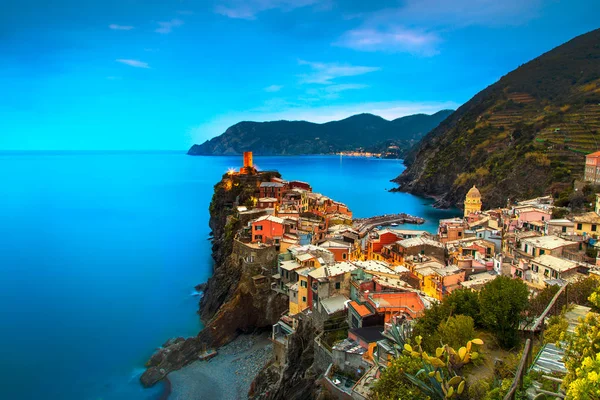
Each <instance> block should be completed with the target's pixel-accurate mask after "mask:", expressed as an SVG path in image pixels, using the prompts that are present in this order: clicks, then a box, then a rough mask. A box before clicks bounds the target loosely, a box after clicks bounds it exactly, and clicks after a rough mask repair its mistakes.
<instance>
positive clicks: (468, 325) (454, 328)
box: [438, 315, 475, 348]
mask: <svg viewBox="0 0 600 400" xmlns="http://www.w3.org/2000/svg"><path fill="white" fill-rule="evenodd" d="M438 333H439V335H440V338H441V342H442V343H447V344H448V346H450V347H455V348H458V347H460V346H461V345H462V344H463V343H466V342H468V341H469V340H471V339H473V338H474V337H475V324H474V323H473V318H471V317H468V316H466V315H457V316H454V317H450V318H448V319H447V320H446V321H444V322H442V323H441V324H440V326H439V327H438Z"/></svg>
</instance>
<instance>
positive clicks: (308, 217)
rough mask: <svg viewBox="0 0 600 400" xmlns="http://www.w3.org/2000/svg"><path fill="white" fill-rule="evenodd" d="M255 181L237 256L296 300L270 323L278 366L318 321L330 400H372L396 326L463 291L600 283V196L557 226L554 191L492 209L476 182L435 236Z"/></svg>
mask: <svg viewBox="0 0 600 400" xmlns="http://www.w3.org/2000/svg"><path fill="white" fill-rule="evenodd" d="M598 160H600V152H598V153H594V154H591V155H589V156H588V161H587V164H586V170H585V176H586V179H588V180H590V181H593V182H597V179H598V178H597V176H600V162H598ZM245 174H248V175H253V174H257V171H256V169H255V168H254V166H253V162H252V153H249V152H248V153H245V154H244V166H243V167H242V168H241V169H240V170H239V171H234V170H230V171H229V172H228V175H229V176H233V175H236V176H238V177H239V176H240V175H245ZM224 179H225V184H226V185H227V178H224ZM257 185H258V186H257V188H256V196H255V197H252V198H251V201H249V202H246V203H245V204H232V207H233V209H234V212H233V214H234V215H233V216H232V217H231V218H236V219H237V220H240V221H242V223H243V228H242V229H241V230H239V231H238V232H235V236H234V249H235V250H234V252H235V253H236V256H239V257H241V258H243V263H244V264H248V265H250V266H254V268H255V271H256V272H257V273H256V274H255V275H254V276H253V277H252V280H253V283H254V285H255V286H256V287H257V288H261V289H260V290H264V291H273V292H276V293H279V294H282V295H285V296H287V298H288V299H289V305H288V309H287V311H286V312H285V313H284V314H283V315H281V317H280V318H279V321H278V322H277V323H276V324H274V325H273V327H272V333H271V340H272V343H273V354H272V359H271V361H270V366H271V368H280V369H283V368H284V367H285V366H286V363H288V359H287V354H288V350H289V349H288V347H289V343H290V340H292V338H293V337H294V335H295V334H296V330H297V328H298V326H299V323H300V321H301V320H303V319H310V320H311V322H312V324H313V326H314V329H315V332H316V333H315V334H316V337H315V338H314V346H315V360H318V362H320V363H321V364H322V369H323V370H325V371H326V372H325V373H324V375H323V378H322V380H321V385H322V386H323V387H324V388H325V389H326V390H327V391H328V392H330V394H331V395H332V396H333V398H338V399H366V398H369V397H370V395H369V393H370V390H371V388H372V386H373V384H374V383H375V382H376V381H377V379H378V377H379V375H380V371H381V369H382V366H383V368H385V365H386V363H389V362H390V360H391V359H392V357H393V356H394V351H393V348H394V345H393V343H392V342H391V341H390V333H389V330H390V329H392V327H393V326H397V325H398V324H404V323H410V322H411V321H415V320H418V319H419V318H420V317H421V316H422V315H423V313H424V312H425V310H427V309H428V308H430V307H431V306H432V305H433V304H436V303H438V302H440V301H441V300H443V299H444V298H445V297H446V296H448V295H449V294H451V293H452V292H454V291H456V290H461V289H462V290H469V291H475V292H476V291H479V290H480V289H481V288H482V287H484V286H485V285H486V284H487V283H489V282H491V281H493V280H495V279H497V278H498V277H500V276H508V277H511V278H515V279H519V280H522V281H523V282H524V283H525V284H526V285H527V287H528V288H529V290H530V292H531V293H535V292H536V291H540V290H543V289H544V288H546V287H548V286H558V287H563V286H566V285H567V284H568V283H571V282H576V281H578V280H581V279H584V278H589V277H598V278H600V258H596V257H591V256H590V254H597V252H596V251H595V250H596V249H597V247H598V246H600V242H598V241H597V239H596V238H597V232H598V230H599V229H600V194H599V195H597V196H596V204H595V210H594V211H590V212H587V213H584V214H581V215H577V216H575V217H573V218H570V219H567V218H560V219H559V218H553V217H552V215H553V208H554V205H553V198H552V197H551V196H545V197H539V198H534V199H530V200H525V201H519V202H516V203H512V204H510V205H508V206H507V207H504V208H497V209H490V210H486V209H484V207H483V204H482V199H481V194H480V192H479V190H478V189H477V187H475V186H473V187H472V188H471V189H470V190H469V191H468V193H467V195H466V198H465V200H464V214H463V216H462V217H457V218H452V219H444V220H440V221H439V227H438V229H437V233H430V232H427V231H425V230H422V229H419V223H422V222H423V220H422V219H420V218H418V217H412V216H407V215H396V216H394V215H389V216H380V217H374V218H367V219H353V214H352V211H351V210H350V209H349V208H348V207H347V206H346V205H345V204H343V203H340V202H338V201H336V200H334V199H331V198H328V197H327V196H325V195H323V194H320V193H316V192H313V190H312V188H311V186H310V184H309V183H307V182H301V181H286V180H283V179H281V178H277V177H273V178H271V179H270V180H269V181H266V182H265V181H263V182H260V183H259V184H257ZM403 222H405V223H408V224H403ZM409 224H410V225H409ZM274 258H275V259H276V263H275V262H272V261H271V260H272V259H274ZM588 310H589V309H588ZM315 362H317V361H315ZM563 369H564V368H563Z"/></svg>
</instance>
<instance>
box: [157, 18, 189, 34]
mask: <svg viewBox="0 0 600 400" xmlns="http://www.w3.org/2000/svg"><path fill="white" fill-rule="evenodd" d="M158 25H159V26H160V28H157V29H155V30H154V32H157V33H162V34H166V33H171V31H172V30H173V28H175V27H178V26H181V25H183V21H182V20H180V19H172V20H170V21H166V22H159V23H158Z"/></svg>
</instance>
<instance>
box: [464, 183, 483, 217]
mask: <svg viewBox="0 0 600 400" xmlns="http://www.w3.org/2000/svg"><path fill="white" fill-rule="evenodd" d="M479 211H481V193H479V190H478V189H477V188H476V187H475V185H473V187H472V188H471V189H469V191H468V192H467V197H466V198H465V217H467V216H468V215H469V214H471V213H475V212H479Z"/></svg>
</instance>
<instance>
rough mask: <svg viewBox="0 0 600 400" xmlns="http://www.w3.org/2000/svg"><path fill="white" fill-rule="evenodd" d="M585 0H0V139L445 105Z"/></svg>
mask: <svg viewBox="0 0 600 400" xmlns="http://www.w3.org/2000/svg"><path fill="white" fill-rule="evenodd" d="M599 11H600V2H598V1H597V0H571V1H565V0H554V1H541V0H503V1H498V0H453V1H448V0H407V1H387V0H383V1H373V2H368V1H364V0H360V1H341V0H339V1H336V0H325V1H314V0H214V1H209V0H207V1H185V0H180V1H174V0H170V1H167V0H161V1H158V0H151V1H143V2H142V1H133V0H118V1H117V0H103V1H97V0H85V1H81V0H77V1H75V0H53V1H52V2H51V1H49V0H40V1H31V0H19V1H15V0H4V1H3V2H2V13H1V14H0V88H2V92H1V93H2V96H0V150H8V149H19V150H33V149H36V150H38V149H40V150H85V149H94V150H100V149H102V150H104V149H107V150H129V149H182V150H183V149H187V148H188V147H189V145H191V144H192V143H200V142H203V141H204V140H206V139H208V138H210V137H213V136H216V135H218V134H220V133H222V132H223V131H224V130H225V129H226V128H227V127H228V126H230V125H232V124H234V123H236V122H239V121H241V120H256V121H264V120H274V119H295V120H298V119H303V120H309V121H315V122H324V121H328V120H333V119H341V118H344V117H347V116H350V115H352V114H355V113H360V112H371V113H374V114H378V115H381V116H383V117H385V118H388V119H393V118H396V117H400V116H403V115H408V114H413V113H417V112H425V113H432V112H435V111H438V110H440V109H443V108H456V107H457V106H459V105H460V104H462V103H464V102H465V101H467V100H469V98H471V97H472V96H473V95H474V94H476V93H477V92H478V91H480V90H481V89H483V88H484V87H486V86H487V85H489V84H492V83H494V82H495V81H496V80H497V79H498V78H500V77H501V76H502V75H504V74H506V73H507V72H509V71H510V70H512V69H514V68H516V67H517V66H519V65H520V64H523V63H524V62H527V61H528V60H530V59H532V58H534V57H536V56H538V55H540V54H541V53H543V52H545V51H548V50H550V49H552V48H553V47H555V46H557V45H560V44H561V43H563V42H565V41H567V40H569V39H571V38H573V37H574V36H577V35H579V34H582V33H585V32H588V31H590V30H593V29H595V28H598V27H599V25H600V23H599V22H598V19H597V16H598V15H599Z"/></svg>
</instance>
